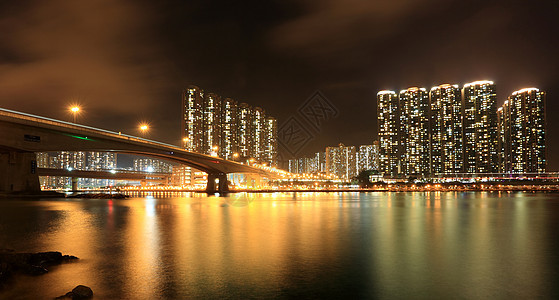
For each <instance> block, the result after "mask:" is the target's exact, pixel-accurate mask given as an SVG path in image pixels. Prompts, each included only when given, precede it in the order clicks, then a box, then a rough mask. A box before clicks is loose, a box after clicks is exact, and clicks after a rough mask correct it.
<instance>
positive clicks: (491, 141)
mask: <svg viewBox="0 0 559 300" xmlns="http://www.w3.org/2000/svg"><path fill="white" fill-rule="evenodd" d="M462 93H463V98H464V102H463V109H464V116H463V118H464V119H463V126H464V129H463V130H464V131H463V132H464V133H463V137H464V172H466V173H493V172H497V171H498V170H499V168H498V149H497V148H498V146H497V145H498V135H497V89H496V86H495V84H494V83H493V82H492V81H475V82H471V83H468V84H465V85H464V88H463V89H462Z"/></svg>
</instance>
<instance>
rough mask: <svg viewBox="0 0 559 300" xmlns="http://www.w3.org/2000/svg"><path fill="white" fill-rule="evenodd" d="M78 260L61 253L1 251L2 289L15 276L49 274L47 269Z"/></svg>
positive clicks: (0, 278) (0, 276)
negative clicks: (19, 274) (18, 274)
mask: <svg viewBox="0 0 559 300" xmlns="http://www.w3.org/2000/svg"><path fill="white" fill-rule="evenodd" d="M76 259H78V258H77V257H75V256H71V255H62V253H60V252H55V251H51V252H39V253H17V252H14V251H13V250H7V249H0V289H1V288H2V287H3V286H5V285H6V283H7V282H8V281H10V279H12V278H13V275H14V274H16V273H23V274H27V275H32V276H36V275H42V274H45V273H47V272H48V270H47V269H46V268H45V267H48V266H51V265H56V264H61V263H63V262H67V261H72V260H76Z"/></svg>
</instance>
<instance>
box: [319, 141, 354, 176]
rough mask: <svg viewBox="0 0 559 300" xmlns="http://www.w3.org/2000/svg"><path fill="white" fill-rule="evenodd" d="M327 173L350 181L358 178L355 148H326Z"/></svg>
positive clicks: (343, 146) (342, 145)
mask: <svg viewBox="0 0 559 300" xmlns="http://www.w3.org/2000/svg"><path fill="white" fill-rule="evenodd" d="M326 172H327V173H330V174H334V175H335V176H337V177H338V178H340V179H343V180H346V181H349V180H351V179H352V178H354V177H355V176H357V162H356V152H355V146H345V145H344V144H339V145H338V146H337V147H327V148H326Z"/></svg>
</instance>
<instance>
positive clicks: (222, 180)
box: [206, 173, 229, 195]
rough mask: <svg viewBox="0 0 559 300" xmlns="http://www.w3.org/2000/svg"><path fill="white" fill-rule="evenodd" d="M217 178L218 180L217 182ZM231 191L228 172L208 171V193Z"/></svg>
mask: <svg viewBox="0 0 559 300" xmlns="http://www.w3.org/2000/svg"><path fill="white" fill-rule="evenodd" d="M216 180H217V181H218V182H216ZM227 192H229V184H228V182H227V174H225V173H217V174H211V173H208V183H207V185H206V193H208V194H212V195H213V194H215V193H220V194H224V193H227Z"/></svg>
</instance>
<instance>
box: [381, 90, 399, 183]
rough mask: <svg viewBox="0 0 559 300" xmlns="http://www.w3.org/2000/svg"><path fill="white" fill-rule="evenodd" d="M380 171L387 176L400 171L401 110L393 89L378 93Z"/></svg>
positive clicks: (397, 173) (394, 174)
mask: <svg viewBox="0 0 559 300" xmlns="http://www.w3.org/2000/svg"><path fill="white" fill-rule="evenodd" d="M377 117H378V138H379V171H380V172H381V174H383V175H384V176H387V177H395V176H397V175H399V173H400V139H399V137H400V135H399V131H400V126H401V123H400V110H399V103H398V95H397V94H396V93H395V92H393V91H380V92H378V93H377Z"/></svg>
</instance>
